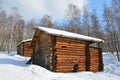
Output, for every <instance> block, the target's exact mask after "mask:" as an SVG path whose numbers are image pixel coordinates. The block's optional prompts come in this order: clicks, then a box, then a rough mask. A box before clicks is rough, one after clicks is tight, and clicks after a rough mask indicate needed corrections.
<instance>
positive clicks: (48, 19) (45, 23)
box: [40, 15, 53, 28]
mask: <svg viewBox="0 0 120 80" xmlns="http://www.w3.org/2000/svg"><path fill="white" fill-rule="evenodd" d="M40 26H44V27H49V28H51V27H52V26H53V23H52V18H51V16H49V15H44V17H43V18H42V19H41V21H40Z"/></svg>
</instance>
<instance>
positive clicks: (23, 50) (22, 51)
mask: <svg viewBox="0 0 120 80" xmlns="http://www.w3.org/2000/svg"><path fill="white" fill-rule="evenodd" d="M31 42H32V39H27V40H23V41H21V42H20V43H19V44H18V45H17V54H18V55H22V56H26V57H31V55H32V53H33V48H32V47H31Z"/></svg>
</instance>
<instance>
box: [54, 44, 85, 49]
mask: <svg viewBox="0 0 120 80" xmlns="http://www.w3.org/2000/svg"><path fill="white" fill-rule="evenodd" d="M55 46H56V47H61V46H69V47H75V48H78V47H84V48H85V47H86V45H80V44H79V45H76V44H75V45H74V44H56V45H55Z"/></svg>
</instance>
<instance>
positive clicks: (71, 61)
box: [57, 59, 86, 63]
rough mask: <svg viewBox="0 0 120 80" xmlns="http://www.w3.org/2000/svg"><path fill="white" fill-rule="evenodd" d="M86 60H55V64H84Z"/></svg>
mask: <svg viewBox="0 0 120 80" xmlns="http://www.w3.org/2000/svg"><path fill="white" fill-rule="evenodd" d="M85 61H86V60H82V59H81V60H77V59H72V60H69V59H66V60H65V59H57V63H59V62H60V63H62V62H66V63H81V62H82V63H85Z"/></svg>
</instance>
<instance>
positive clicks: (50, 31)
mask: <svg viewBox="0 0 120 80" xmlns="http://www.w3.org/2000/svg"><path fill="white" fill-rule="evenodd" d="M37 29H39V30H40V31H43V32H45V33H48V34H51V35H55V36H62V37H67V38H73V39H79V40H85V41H91V42H103V41H104V40H102V39H98V38H94V37H89V36H85V35H81V34H77V33H72V32H68V31H63V30H57V29H52V28H46V27H41V26H37Z"/></svg>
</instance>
